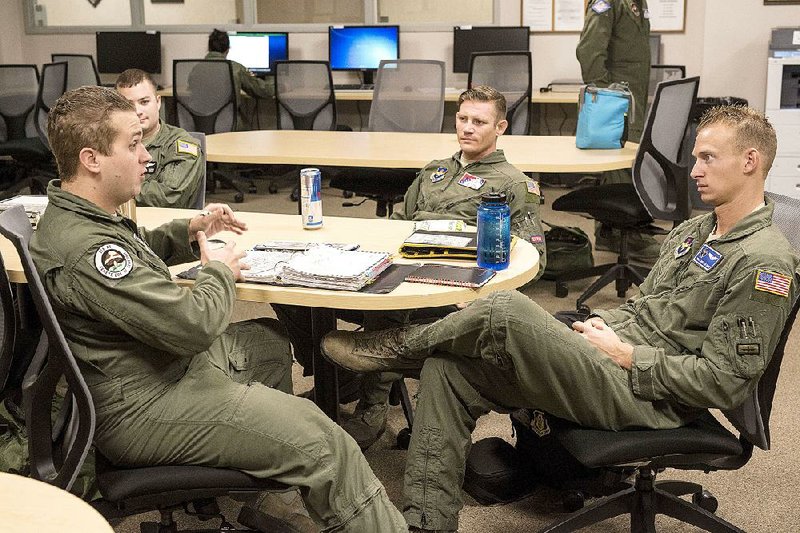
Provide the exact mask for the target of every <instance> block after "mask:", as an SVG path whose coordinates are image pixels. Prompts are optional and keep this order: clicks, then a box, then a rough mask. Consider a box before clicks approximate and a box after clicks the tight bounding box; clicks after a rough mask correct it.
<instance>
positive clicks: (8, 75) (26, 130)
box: [0, 65, 39, 141]
mask: <svg viewBox="0 0 800 533" xmlns="http://www.w3.org/2000/svg"><path fill="white" fill-rule="evenodd" d="M38 92H39V69H38V68H36V65H0V117H3V123H4V126H5V136H4V137H3V139H2V140H7V141H11V140H16V139H24V138H25V137H35V136H36V129H35V127H34V126H33V113H32V111H33V109H34V108H35V107H36V96H37V94H38Z"/></svg>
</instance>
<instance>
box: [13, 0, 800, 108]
mask: <svg viewBox="0 0 800 533" xmlns="http://www.w3.org/2000/svg"><path fill="white" fill-rule="evenodd" d="M499 2H500V23H501V24H504V25H514V24H519V22H520V0H499ZM21 3H22V2H21V0H2V1H0V61H3V62H5V63H13V62H19V63H30V62H33V63H38V64H41V63H44V62H47V61H49V59H50V53H51V52H56V51H57V52H73V53H92V54H93V53H94V52H95V45H94V36H93V35H91V34H74V35H72V34H57V35H27V34H25V32H24V21H23V15H22V7H21ZM87 5H88V3H87ZM787 25H800V6H764V5H763V2H762V0H687V12H686V31H685V32H683V33H674V34H672V33H665V34H663V36H662V54H663V57H662V60H663V61H664V62H665V63H677V64H683V65H686V67H687V73H688V74H689V75H700V77H701V85H700V95H701V96H741V97H743V98H747V99H748V100H749V102H750V104H751V105H752V106H753V107H756V108H758V109H762V110H763V108H764V96H765V87H766V71H767V66H766V58H767V44H768V41H769V37H770V30H771V28H772V27H775V26H787ZM577 40H578V34H576V33H567V34H552V33H550V34H542V33H537V34H533V35H532V36H531V46H532V50H533V58H534V67H533V70H534V74H533V76H534V86H535V87H536V88H538V87H541V86H544V85H546V84H547V83H548V82H549V81H551V80H552V79H555V78H579V77H580V68H579V66H578V63H577V60H576V59H575V45H576V43H577ZM206 42H207V35H206V34H162V46H163V54H162V55H163V65H164V69H165V72H164V74H163V75H162V76H161V83H162V84H163V85H168V84H169V83H170V81H171V73H170V72H167V70H170V67H169V65H171V64H172V59H176V58H188V57H201V56H202V55H203V54H204V53H205V49H206ZM452 46H453V44H452V35H451V33H450V32H404V33H402V34H401V44H400V47H401V54H402V56H403V57H407V58H430V59H440V60H444V61H446V62H447V64H448V71H449V70H450V64H451V57H452V53H453V51H452ZM327 50H328V47H327V35H326V34H325V33H292V34H291V35H290V37H289V54H290V57H292V58H298V59H326V58H327V53H328V52H327ZM335 76H336V78H337V80H344V79H345V78H347V77H348V76H349V74H348V73H337V74H336V75H335ZM447 85H448V86H451V87H463V86H465V85H466V74H453V73H452V72H449V74H448V80H447Z"/></svg>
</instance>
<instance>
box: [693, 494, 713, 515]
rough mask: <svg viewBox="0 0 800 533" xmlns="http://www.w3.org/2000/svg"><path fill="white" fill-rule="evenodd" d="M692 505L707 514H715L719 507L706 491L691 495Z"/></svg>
mask: <svg viewBox="0 0 800 533" xmlns="http://www.w3.org/2000/svg"><path fill="white" fill-rule="evenodd" d="M692 503H693V504H695V505H697V506H699V507H700V508H701V509H705V510H706V511H708V512H709V513H716V512H717V507H719V502H718V501H717V498H715V497H714V495H713V494H711V493H710V492H708V491H707V490H701V491H700V492H695V493H694V494H692Z"/></svg>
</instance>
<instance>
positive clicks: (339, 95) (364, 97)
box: [156, 87, 578, 105]
mask: <svg viewBox="0 0 800 533" xmlns="http://www.w3.org/2000/svg"><path fill="white" fill-rule="evenodd" d="M462 91H463V89H455V88H448V89H445V92H444V100H445V102H456V101H458V96H459V95H460V94H461V93H462ZM156 94H158V95H159V96H163V97H166V98H171V97H172V87H164V88H163V89H159V90H158V91H156ZM334 94H335V96H336V99H337V100H354V101H358V102H371V101H372V90H357V89H336V90H334ZM531 102H533V103H534V104H575V105H577V104H578V93H576V92H573V93H560V92H552V91H551V92H544V93H542V92H539V91H536V90H534V92H533V94H531Z"/></svg>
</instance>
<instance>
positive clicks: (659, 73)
mask: <svg viewBox="0 0 800 533" xmlns="http://www.w3.org/2000/svg"><path fill="white" fill-rule="evenodd" d="M685 77H686V67H685V66H684V65H650V82H649V84H648V85H647V101H648V103H651V102H652V101H653V97H654V96H655V95H656V87H657V86H658V84H659V83H661V82H662V81H670V80H679V79H681V78H685Z"/></svg>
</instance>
